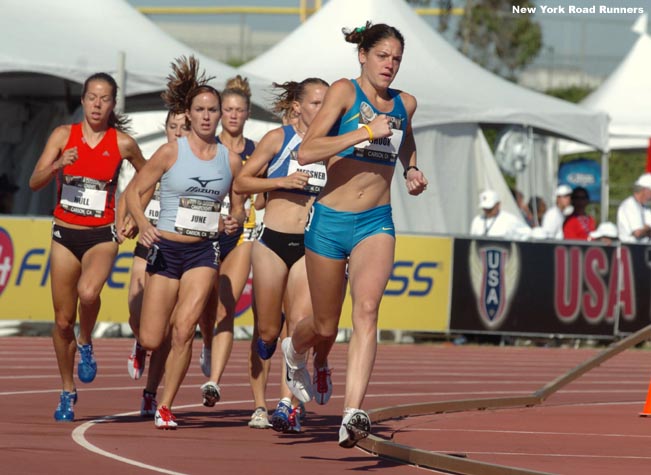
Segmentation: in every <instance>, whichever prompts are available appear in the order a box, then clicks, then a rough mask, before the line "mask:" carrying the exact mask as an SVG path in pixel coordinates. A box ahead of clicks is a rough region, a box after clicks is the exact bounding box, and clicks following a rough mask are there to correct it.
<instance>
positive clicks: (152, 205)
mask: <svg viewBox="0 0 651 475" xmlns="http://www.w3.org/2000/svg"><path fill="white" fill-rule="evenodd" d="M159 217H160V190H159V189H158V186H157V187H156V191H154V196H152V198H151V201H150V202H149V204H148V205H147V208H145V218H147V220H148V221H149V222H150V223H151V224H153V225H154V226H156V223H158V218H159Z"/></svg>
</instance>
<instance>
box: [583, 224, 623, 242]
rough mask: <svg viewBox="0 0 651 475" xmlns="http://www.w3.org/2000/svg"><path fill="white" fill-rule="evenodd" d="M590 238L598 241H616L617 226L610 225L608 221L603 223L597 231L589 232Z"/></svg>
mask: <svg viewBox="0 0 651 475" xmlns="http://www.w3.org/2000/svg"><path fill="white" fill-rule="evenodd" d="M590 237H591V238H592V239H599V238H602V237H607V238H610V239H617V237H618V234H617V226H615V224H613V223H611V222H610V221H605V222H603V223H601V224H600V225H599V227H598V228H597V229H595V230H594V231H592V232H590Z"/></svg>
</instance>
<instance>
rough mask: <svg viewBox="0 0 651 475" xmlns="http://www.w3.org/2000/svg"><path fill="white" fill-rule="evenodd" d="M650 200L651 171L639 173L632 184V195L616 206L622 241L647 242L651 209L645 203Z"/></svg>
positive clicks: (650, 230)
mask: <svg viewBox="0 0 651 475" xmlns="http://www.w3.org/2000/svg"><path fill="white" fill-rule="evenodd" d="M649 200H651V173H645V174H644V175H641V176H640V177H639V178H638V179H637V180H636V181H635V184H634V185H633V195H632V196H629V197H628V198H626V199H625V200H624V201H622V203H621V204H620V205H619V208H617V230H618V232H619V240H620V241H622V242H639V243H646V242H649V237H651V211H649V209H648V208H647V207H646V204H647V203H648V202H649Z"/></svg>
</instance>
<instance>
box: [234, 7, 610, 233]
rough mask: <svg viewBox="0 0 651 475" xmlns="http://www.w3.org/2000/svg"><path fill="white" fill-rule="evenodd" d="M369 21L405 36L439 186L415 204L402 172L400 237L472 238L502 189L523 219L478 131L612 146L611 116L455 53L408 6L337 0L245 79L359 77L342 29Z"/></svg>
mask: <svg viewBox="0 0 651 475" xmlns="http://www.w3.org/2000/svg"><path fill="white" fill-rule="evenodd" d="M367 20H371V21H373V22H374V23H387V24H390V25H392V26H395V27H396V28H398V29H399V30H400V31H401V32H402V34H403V35H404V37H405V52H404V56H403V61H402V65H401V69H400V72H399V74H398V77H397V78H396V81H395V83H394V84H393V87H395V88H397V89H402V90H405V91H408V92H409V93H411V94H413V95H414V96H415V97H416V98H417V100H418V110H417V111H416V115H415V118H414V124H413V125H414V130H415V135H416V143H417V146H418V154H419V166H420V168H421V169H422V170H423V171H424V173H425V175H426V176H427V178H428V179H429V180H430V183H431V185H430V186H429V187H428V190H427V191H426V192H425V193H424V195H423V196H421V197H419V198H413V197H410V196H409V195H408V194H407V193H406V191H405V189H404V184H403V182H402V179H401V177H402V174H401V173H400V172H398V173H396V177H397V178H396V179H395V180H394V183H393V185H392V192H393V204H394V210H395V213H394V219H395V222H396V227H397V229H398V230H399V231H401V232H436V233H465V232H467V231H468V230H469V226H470V221H471V219H472V217H473V216H474V215H475V214H476V213H477V212H478V210H477V196H478V193H479V191H480V190H481V189H483V188H487V187H490V188H493V189H495V190H496V191H497V192H498V193H499V194H500V196H501V197H502V203H503V207H504V208H506V209H510V210H511V211H514V212H516V213H517V209H516V208H515V203H514V201H513V200H512V198H511V195H510V193H509V192H508V189H507V187H506V185H505V183H504V180H503V179H502V177H501V174H500V172H499V170H498V169H497V166H496V165H495V162H494V161H493V159H492V155H491V152H490V149H489V147H488V146H487V144H486V143H485V140H484V137H483V134H482V132H481V130H480V129H479V124H481V123H490V124H520V125H526V126H530V127H533V128H535V129H538V130H542V131H545V132H546V133H550V134H555V135H560V136H563V137H567V138H570V139H572V140H578V141H580V142H584V143H588V144H590V145H592V146H594V147H596V148H599V149H604V148H605V147H606V136H607V135H606V129H607V117H606V116H605V114H602V113H599V112H594V111H589V110H586V109H583V108H580V107H578V106H575V105H573V104H570V103H567V102H564V101H560V100H558V99H554V98H551V97H548V96H545V95H542V94H539V93H536V92H533V91H530V90H527V89H524V88H521V87H519V86H516V85H514V84H512V83H509V82H507V81H505V80H503V79H501V78H499V77H497V76H495V75H493V74H492V73H490V72H488V71H486V70H484V69H482V68H480V67H479V66H477V65H476V64H474V63H473V62H472V61H470V60H469V59H467V58H466V57H464V56H463V55H462V54H461V53H459V52H458V51H457V50H455V49H454V48H453V47H452V46H451V45H450V44H449V43H448V42H447V41H446V40H445V39H444V38H442V37H441V36H440V35H439V34H437V33H436V32H435V31H434V30H432V28H431V27H430V26H429V25H428V24H427V23H426V22H425V21H424V20H423V19H421V18H420V17H419V16H418V15H417V14H416V13H415V12H414V11H413V10H412V9H411V8H410V7H409V6H408V5H407V4H406V2H403V1H395V0H357V1H355V2H350V1H346V0H330V1H328V2H327V3H326V4H325V6H324V7H323V8H322V9H321V10H320V11H318V12H317V13H315V14H314V15H313V16H312V17H310V18H309V19H308V21H306V22H305V23H304V24H303V25H301V26H300V27H299V28H297V29H296V30H295V31H294V32H292V33H291V34H290V35H289V36H287V37H286V38H285V39H284V40H283V41H281V42H280V43H278V44H277V45H276V46H275V47H273V48H272V49H270V50H269V51H267V52H266V53H264V54H263V55H261V56H259V57H258V58H256V59H254V60H253V61H251V62H249V63H247V64H245V65H243V66H242V67H241V68H240V70H241V71H243V72H244V73H246V74H253V75H257V76H261V77H266V78H268V79H270V80H273V81H276V82H283V81H287V80H302V79H304V78H306V77H310V76H319V77H321V78H323V79H325V80H327V81H330V82H331V81H334V80H336V79H339V78H341V77H351V78H352V77H355V76H357V72H358V71H359V63H358V61H357V54H356V50H355V45H351V44H349V43H346V42H345V41H344V39H343V35H342V33H341V28H342V27H348V28H354V27H358V26H362V25H364V23H365V22H366V21H367Z"/></svg>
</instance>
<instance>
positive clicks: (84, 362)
mask: <svg viewBox="0 0 651 475" xmlns="http://www.w3.org/2000/svg"><path fill="white" fill-rule="evenodd" d="M77 350H79V365H78V366H77V376H79V380H80V381H81V382H82V383H91V382H92V381H93V380H94V379H95V376H96V375H97V362H96V361H95V357H94V356H93V345H92V344H91V343H89V344H87V345H77Z"/></svg>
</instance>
